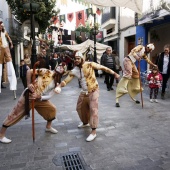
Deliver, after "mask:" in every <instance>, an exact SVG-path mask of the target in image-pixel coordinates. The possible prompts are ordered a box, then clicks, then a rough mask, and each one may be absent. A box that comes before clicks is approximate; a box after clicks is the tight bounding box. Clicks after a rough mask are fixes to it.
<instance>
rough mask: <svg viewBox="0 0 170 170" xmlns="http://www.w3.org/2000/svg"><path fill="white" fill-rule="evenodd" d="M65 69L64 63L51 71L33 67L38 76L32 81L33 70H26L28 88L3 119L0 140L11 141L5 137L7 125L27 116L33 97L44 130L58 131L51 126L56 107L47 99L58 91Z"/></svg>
mask: <svg viewBox="0 0 170 170" xmlns="http://www.w3.org/2000/svg"><path fill="white" fill-rule="evenodd" d="M65 71H66V65H65V63H60V65H59V66H58V67H57V68H56V69H55V70H53V71H51V70H48V69H45V68H41V69H35V75H37V76H38V77H37V78H36V80H35V81H34V82H32V83H31V81H30V80H31V76H32V74H33V70H32V69H31V70H28V71H27V85H28V88H26V89H25V90H24V91H23V93H22V94H21V96H20V98H19V100H18V103H17V104H16V105H15V107H14V108H13V109H12V111H11V112H10V113H9V115H8V116H7V117H6V119H5V120H4V122H3V125H2V128H1V130H0V142H2V143H10V142H11V139H8V138H6V137H5V133H6V130H7V128H8V127H10V126H12V125H14V124H16V123H17V122H18V121H20V120H21V119H22V118H23V117H24V116H26V118H28V117H29V111H30V109H31V100H32V99H34V108H35V109H36V110H37V112H38V113H39V114H40V115H41V116H42V117H43V118H44V119H45V120H46V121H47V124H46V129H45V131H46V132H51V133H54V134H56V133H57V132H58V131H57V130H56V129H54V128H52V126H51V125H52V121H53V120H54V119H55V116H56V107H55V106H54V105H53V104H52V103H51V102H50V101H49V99H50V98H51V97H52V96H53V95H54V94H55V93H60V91H61V88H59V87H57V85H58V83H59V82H60V81H61V77H62V75H63V73H64V72H65Z"/></svg>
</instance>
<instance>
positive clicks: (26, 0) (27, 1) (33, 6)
mask: <svg viewBox="0 0 170 170" xmlns="http://www.w3.org/2000/svg"><path fill="white" fill-rule="evenodd" d="M39 1H40V0H22V3H23V8H24V9H25V10H26V11H27V12H28V13H30V16H31V18H30V19H31V39H32V54H31V65H32V68H33V66H34V64H35V62H36V59H37V54H36V40H35V24H34V22H35V21H34V14H35V13H36V11H38V8H39V4H38V2H39Z"/></svg>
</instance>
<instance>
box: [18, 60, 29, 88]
mask: <svg viewBox="0 0 170 170" xmlns="http://www.w3.org/2000/svg"><path fill="white" fill-rule="evenodd" d="M29 69H30V68H29V67H28V66H27V65H26V64H25V61H24V60H21V62H20V78H21V80H22V84H23V86H24V88H26V87H27V79H26V75H27V70H29Z"/></svg>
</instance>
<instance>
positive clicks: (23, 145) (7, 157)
mask: <svg viewBox="0 0 170 170" xmlns="http://www.w3.org/2000/svg"><path fill="white" fill-rule="evenodd" d="M98 81H99V86H100V98H99V121H100V122H99V127H98V129H97V138H96V139H95V140H94V141H92V142H86V141H85V139H86V138H87V136H88V135H89V132H90V128H88V127H86V128H84V129H78V128H77V125H78V124H79V123H80V120H79V117H78V115H77V113H76V110H75V109H76V102H77V98H78V95H79V91H80V88H79V87H78V81H77V79H74V80H73V81H72V82H71V83H70V84H68V85H67V86H66V87H64V88H63V89H62V92H61V93H60V94H58V95H55V96H54V97H53V98H52V102H53V103H54V104H55V105H56V106H57V119H56V120H55V121H54V122H53V127H55V128H56V129H57V130H58V133H57V134H50V133H46V132H45V124H46V122H45V120H44V119H43V118H42V117H41V116H39V115H38V114H37V112H35V142H34V143H33V141H32V128H31V127H32V126H31V118H29V119H27V120H25V119H23V120H21V121H20V122H19V123H18V124H16V125H14V126H13V127H11V128H9V129H8V130H7V137H8V138H11V139H12V143H11V144H2V143H0V153H1V154H0V170H12V169H16V170H38V169H39V170H62V169H63V165H62V162H61V159H60V158H61V155H63V154H68V153H72V152H78V153H79V154H80V155H81V159H82V161H83V162H84V163H83V164H84V169H89V170H90V169H93V170H169V169H170V142H169V141H170V128H169V126H170V112H169V110H170V105H169V103H170V96H168V97H169V98H168V99H167V98H166V99H165V100H161V99H160V95H159V103H150V102H149V96H148V94H147V93H148V92H147V91H146V89H145V92H144V93H143V97H144V108H142V106H141V105H137V104H135V103H133V102H132V101H131V100H130V98H129V96H128V95H125V96H124V97H122V98H121V99H120V106H121V107H120V108H116V107H115V89H116V87H115V86H114V90H113V91H107V89H106V86H105V84H104V78H98ZM22 90H23V87H22V83H21V81H20V80H18V90H17V99H16V100H14V99H13V94H12V92H11V91H9V88H8V85H7V88H6V89H2V93H1V94H0V106H1V109H0V122H1V124H2V122H3V120H4V118H5V117H6V116H7V114H8V112H9V111H10V110H11V109H12V107H13V106H14V105H15V103H16V102H17V100H18V98H19V96H20V94H21V92H22ZM138 97H140V96H138ZM56 162H57V163H56Z"/></svg>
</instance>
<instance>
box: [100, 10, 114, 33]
mask: <svg viewBox="0 0 170 170" xmlns="http://www.w3.org/2000/svg"><path fill="white" fill-rule="evenodd" d="M115 24H116V8H115V7H111V8H110V7H106V8H104V10H103V14H102V24H101V28H102V29H107V30H108V29H110V28H113V27H115Z"/></svg>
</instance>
